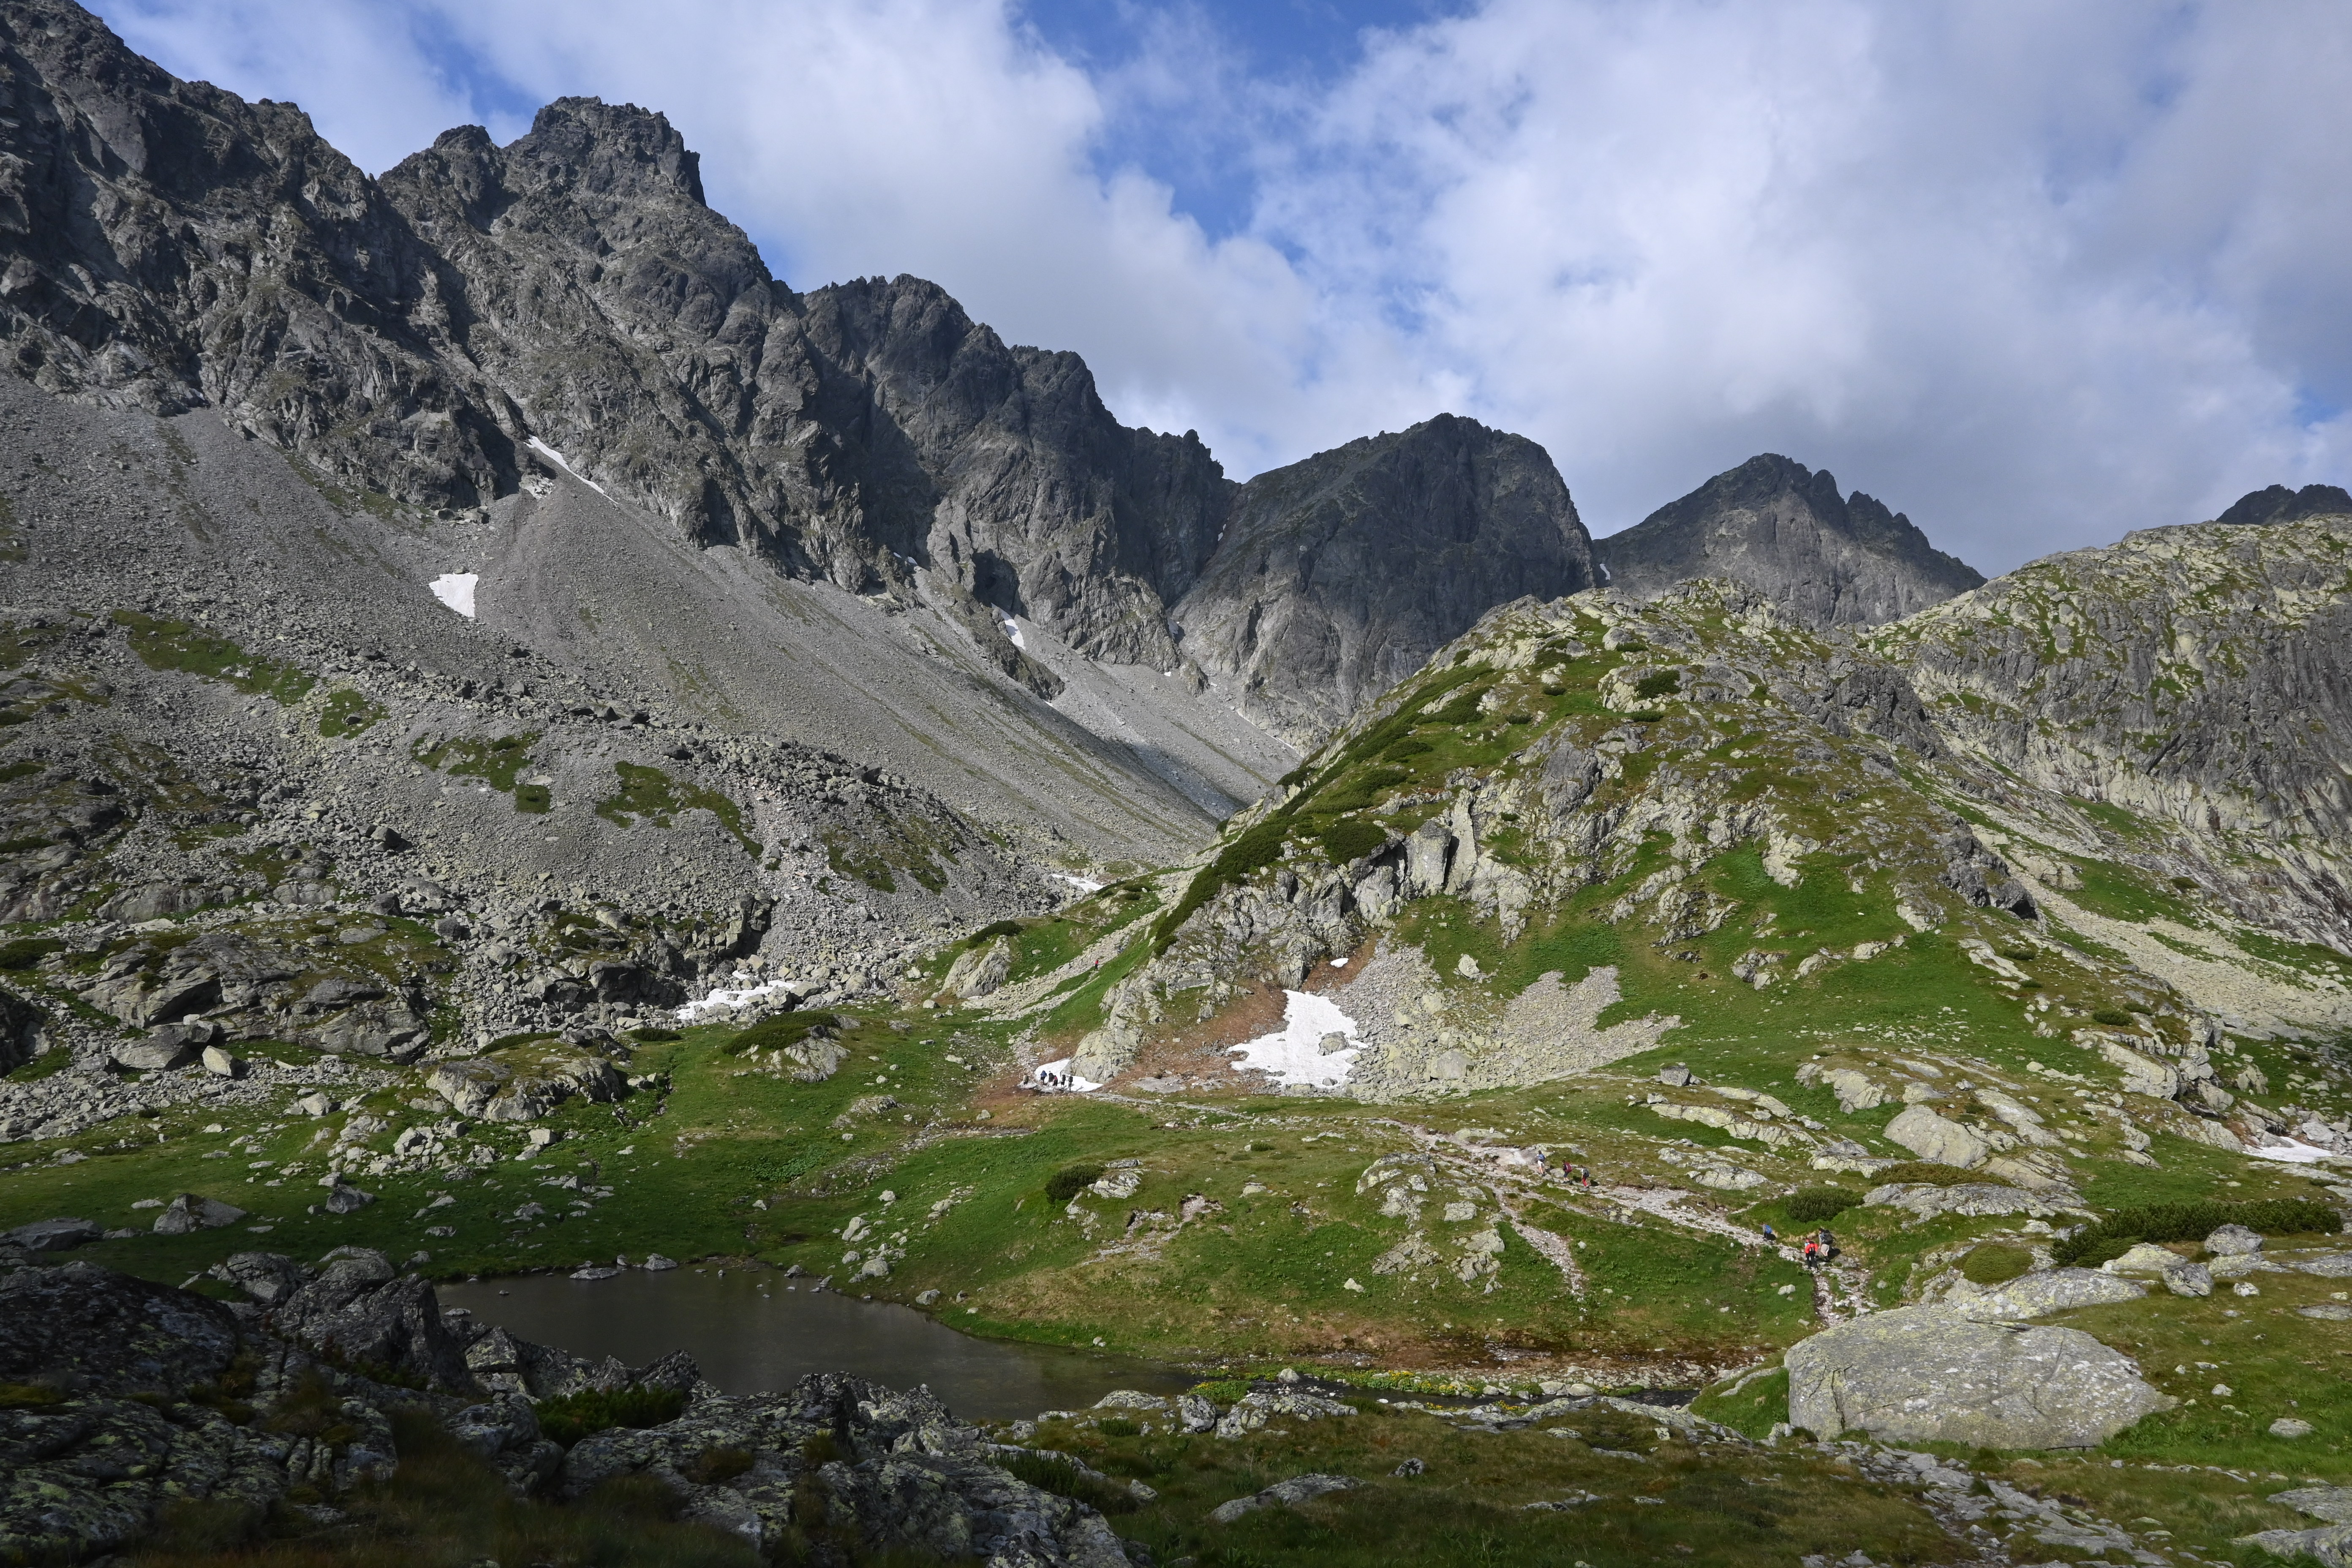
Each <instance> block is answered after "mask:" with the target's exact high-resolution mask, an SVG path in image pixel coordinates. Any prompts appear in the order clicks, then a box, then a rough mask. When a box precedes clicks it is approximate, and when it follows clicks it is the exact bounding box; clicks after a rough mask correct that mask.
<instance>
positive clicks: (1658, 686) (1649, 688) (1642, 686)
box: [1633, 669, 1683, 698]
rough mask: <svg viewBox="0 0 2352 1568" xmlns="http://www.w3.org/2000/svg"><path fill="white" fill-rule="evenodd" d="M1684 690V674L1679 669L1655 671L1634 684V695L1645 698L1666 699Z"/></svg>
mask: <svg viewBox="0 0 2352 1568" xmlns="http://www.w3.org/2000/svg"><path fill="white" fill-rule="evenodd" d="M1681 689H1683V674H1682V671H1681V670H1679V669H1654V670H1652V671H1651V672H1650V673H1649V674H1647V675H1645V676H1643V677H1642V679H1639V680H1637V681H1635V682H1633V691H1634V694H1635V695H1636V696H1639V697H1645V698H1647V697H1666V696H1670V695H1672V694H1673V693H1675V692H1677V691H1680V690H1681Z"/></svg>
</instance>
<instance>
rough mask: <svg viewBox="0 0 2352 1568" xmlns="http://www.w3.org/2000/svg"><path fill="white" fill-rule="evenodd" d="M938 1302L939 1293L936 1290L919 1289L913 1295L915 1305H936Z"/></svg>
mask: <svg viewBox="0 0 2352 1568" xmlns="http://www.w3.org/2000/svg"><path fill="white" fill-rule="evenodd" d="M939 1304H940V1293H939V1292H938V1291H937V1290H924V1291H920V1292H919V1293H918V1294H917V1295H916V1297H915V1305H916V1306H918V1307H936V1306H938V1305H939Z"/></svg>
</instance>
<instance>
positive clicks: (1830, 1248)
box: [1818, 1226, 1837, 1263]
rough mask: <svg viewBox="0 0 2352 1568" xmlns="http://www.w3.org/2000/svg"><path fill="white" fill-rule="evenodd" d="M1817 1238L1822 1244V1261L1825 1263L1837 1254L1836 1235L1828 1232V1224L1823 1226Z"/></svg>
mask: <svg viewBox="0 0 2352 1568" xmlns="http://www.w3.org/2000/svg"><path fill="white" fill-rule="evenodd" d="M1818 1239H1819V1240H1820V1242H1821V1244H1822V1262H1824V1263H1827V1262H1828V1261H1829V1260H1830V1259H1831V1258H1833V1257H1835V1256H1836V1255H1837V1237H1833V1236H1832V1235H1831V1234H1830V1227H1829V1226H1822V1233H1821V1236H1820V1237H1819V1238H1818Z"/></svg>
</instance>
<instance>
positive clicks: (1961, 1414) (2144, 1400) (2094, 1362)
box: [1786, 1307, 2173, 1448]
mask: <svg viewBox="0 0 2352 1568" xmlns="http://www.w3.org/2000/svg"><path fill="white" fill-rule="evenodd" d="M1786 1361H1787V1364H1788V1368H1789V1422H1790V1425H1791V1426H1802V1427H1805V1428H1807V1429H1809V1430H1811V1431H1812V1432H1815V1433H1818V1434H1820V1435H1822V1436H1831V1435H1832V1434H1835V1433H1840V1432H1845V1431H1849V1430H1853V1429H1854V1428H1860V1429H1862V1430H1864V1431H1866V1432H1868V1433H1870V1434H1871V1435H1872V1436H1874V1437H1877V1438H1879V1439H1880V1440H1881V1441H1884V1442H1892V1443H1927V1442H1947V1443H1969V1444H1979V1445H1983V1446H1985V1447H1998V1448H2087V1447H2094V1446H2095V1445H2097V1444H2099V1443H2103V1442H2105V1440H2106V1439H2107V1438H2109V1437H2111V1436H2115V1435H2116V1433H2117V1432H2120V1431H2122V1430H2123V1429H2124V1428H2125V1427H2126V1426H2130V1425H2131V1424H2132V1423H2133V1422H2135V1421H2137V1420H2138V1419H2139V1418H2140V1417H2141V1416H2143V1415H2148V1414H2150V1413H2151V1412H2154V1411H2158V1410H2166V1409H2169V1408H2171V1406H2172V1404H2173V1401H2172V1400H2170V1399H2168V1398H2167V1397H2166V1396H2165V1395H2163V1394H2159V1393H2158V1392H2157V1391H2156V1390H2155V1389H2154V1388H2151V1387H2150V1386H2148V1384H2146V1383H2145V1382H2143V1381H2141V1379H2140V1376H2139V1369H2138V1367H2137V1365H2135V1364H2134V1363H2133V1362H2132V1361H2131V1360H2130V1358H2129V1357H2127V1356H2125V1355H2123V1354H2122V1353H2121V1352H2116V1351H2114V1350H2111V1349H2109V1348H2108V1347H2107V1346H2105V1345H2103V1344H2101V1343H2100V1342H2098V1341H2096V1340H2095V1339H2093V1338H2092V1337H2091V1336H2090V1335H2088V1334H2086V1333H2083V1332H2081V1331H2078V1330H2074V1329H2056V1328H2021V1327H2018V1326H2016V1325H2014V1324H2008V1323H1985V1322H1978V1321H1974V1320H1972V1319H1970V1318H1968V1317H1964V1316H1962V1315H1961V1314H1959V1313H1958V1312H1953V1311H1948V1310H1944V1309H1942V1308H1937V1307H1906V1308H1904V1309H1901V1310H1896V1311H1892V1312H1874V1313H1872V1314H1871V1315H1869V1316H1868V1317H1864V1318H1859V1319H1856V1320H1854V1321H1852V1322H1848V1323H1841V1324H1839V1325H1838V1326H1837V1327H1835V1328H1832V1329H1828V1330H1824V1331H1822V1332H1821V1333H1818V1334H1815V1335H1813V1336H1812V1337H1811V1339H1807V1340H1801V1341H1800V1342H1798V1343H1797V1344H1795V1345H1794V1346H1792V1347H1790V1351H1789V1353H1788V1355H1787V1358H1786Z"/></svg>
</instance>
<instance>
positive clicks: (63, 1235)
mask: <svg viewBox="0 0 2352 1568" xmlns="http://www.w3.org/2000/svg"><path fill="white" fill-rule="evenodd" d="M105 1234H106V1232H105V1230H104V1229H103V1228H101V1227H100V1226H96V1225H93V1224H91V1223H90V1222H89V1220H86V1219H44V1220H36V1221H34V1222H33V1223H32V1224H31V1225H20V1226H17V1227H16V1229H14V1230H12V1231H9V1232H8V1233H7V1234H6V1235H5V1236H0V1243H5V1244H6V1245H8V1246H10V1247H22V1248H24V1249H25V1250H26V1252H68V1251H70V1250H72V1249H73V1248H74V1247H79V1246H81V1245H82V1244H83V1243H84V1242H89V1241H97V1240H100V1238H102V1237H104V1236H105Z"/></svg>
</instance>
